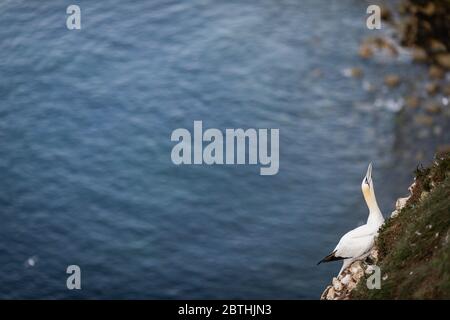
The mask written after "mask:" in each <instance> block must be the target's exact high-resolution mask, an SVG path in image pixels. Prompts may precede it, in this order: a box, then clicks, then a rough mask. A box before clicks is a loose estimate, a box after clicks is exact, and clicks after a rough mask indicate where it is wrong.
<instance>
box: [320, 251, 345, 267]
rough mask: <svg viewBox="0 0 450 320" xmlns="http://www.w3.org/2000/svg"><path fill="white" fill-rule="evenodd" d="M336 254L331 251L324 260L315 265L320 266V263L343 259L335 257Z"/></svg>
mask: <svg viewBox="0 0 450 320" xmlns="http://www.w3.org/2000/svg"><path fill="white" fill-rule="evenodd" d="M335 253H336V251H333V252H332V253H330V254H329V255H327V256H326V257H325V258H323V259H322V260H320V261H319V262H318V263H317V265H319V264H321V263H322V262H330V261H337V260H342V259H345V258H343V257H336V256H335V255H334V254H335Z"/></svg>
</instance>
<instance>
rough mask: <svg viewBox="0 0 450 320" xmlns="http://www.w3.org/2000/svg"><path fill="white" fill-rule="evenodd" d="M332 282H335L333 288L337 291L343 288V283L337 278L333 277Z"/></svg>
mask: <svg viewBox="0 0 450 320" xmlns="http://www.w3.org/2000/svg"><path fill="white" fill-rule="evenodd" d="M332 283H333V288H334V290H335V291H341V290H342V283H341V282H340V281H339V280H338V279H337V278H333V281H332Z"/></svg>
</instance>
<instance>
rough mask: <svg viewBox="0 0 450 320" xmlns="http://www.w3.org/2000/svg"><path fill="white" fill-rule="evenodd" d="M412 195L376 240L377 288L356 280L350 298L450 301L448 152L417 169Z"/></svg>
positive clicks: (449, 165) (449, 160)
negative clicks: (424, 166) (378, 267)
mask: <svg viewBox="0 0 450 320" xmlns="http://www.w3.org/2000/svg"><path fill="white" fill-rule="evenodd" d="M411 193H412V194H411V197H410V198H409V199H408V201H407V203H406V205H405V207H404V208H403V209H402V210H401V211H400V212H399V213H398V215H397V216H396V217H394V218H390V219H388V220H387V221H386V223H385V225H384V226H383V227H382V229H381V230H380V235H379V237H378V239H377V243H376V246H377V247H378V252H379V261H378V262H377V265H378V266H380V268H381V273H382V279H383V280H382V282H381V289H379V290H376V289H373V290H369V289H367V287H366V285H365V284H366V281H360V282H359V284H358V287H357V288H356V289H355V290H354V291H353V292H352V294H351V298H352V299H450V154H446V155H440V156H437V157H436V161H435V162H434V164H433V166H432V167H430V168H426V169H423V168H420V169H419V168H418V169H417V170H416V180H415V183H414V185H413V186H412V190H411Z"/></svg>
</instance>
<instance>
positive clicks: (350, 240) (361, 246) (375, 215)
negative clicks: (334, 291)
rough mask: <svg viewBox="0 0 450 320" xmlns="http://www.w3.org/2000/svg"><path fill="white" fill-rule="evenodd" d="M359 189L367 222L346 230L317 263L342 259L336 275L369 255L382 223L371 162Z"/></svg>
mask: <svg viewBox="0 0 450 320" xmlns="http://www.w3.org/2000/svg"><path fill="white" fill-rule="evenodd" d="M361 189H362V193H363V195H364V200H366V203H367V206H368V207H369V218H368V219H367V223H366V224H365V225H362V226H360V227H358V228H356V229H353V230H351V231H349V232H347V233H346V234H345V235H344V236H343V237H342V238H341V240H339V243H338V245H337V246H336V248H334V250H333V252H331V253H330V254H329V255H327V256H326V257H325V258H323V259H322V260H321V261H319V263H318V264H321V263H322V262H330V261H335V260H344V262H343V264H342V268H341V270H340V271H339V274H338V276H339V275H340V274H341V273H342V271H343V270H344V269H345V268H347V267H348V266H349V265H350V264H352V263H353V262H354V261H356V260H362V259H364V258H365V257H367V256H368V255H369V253H370V250H371V249H372V247H373V245H374V242H375V237H376V236H377V235H378V229H379V228H380V227H381V225H382V224H383V223H384V218H383V214H382V213H381V211H380V208H379V207H378V204H377V199H376V198H375V190H374V188H373V182H372V163H370V164H369V167H368V168H367V173H366V176H365V177H364V179H363V181H362V183H361Z"/></svg>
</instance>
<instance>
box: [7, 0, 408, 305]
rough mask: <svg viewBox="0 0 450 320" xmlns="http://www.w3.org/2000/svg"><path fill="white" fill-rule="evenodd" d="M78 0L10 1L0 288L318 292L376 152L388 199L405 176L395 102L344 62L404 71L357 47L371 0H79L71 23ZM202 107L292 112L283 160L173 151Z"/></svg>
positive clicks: (230, 116) (263, 120) (32, 291)
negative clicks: (229, 160) (73, 269)
mask: <svg viewBox="0 0 450 320" xmlns="http://www.w3.org/2000/svg"><path fill="white" fill-rule="evenodd" d="M72 3H73V2H72V1H45V2H43V1H19V0H15V1H3V2H2V4H0V76H1V77H0V141H1V143H0V181H1V191H0V217H1V222H0V298H317V297H318V296H319V295H320V293H321V291H322V290H323V288H324V286H325V285H326V284H327V283H328V282H329V281H330V279H331V277H332V276H333V275H334V274H335V273H336V272H337V271H338V270H339V268H340V264H339V263H336V264H328V265H321V266H316V265H315V264H316V262H317V261H318V260H319V259H321V258H322V257H323V256H324V255H326V254H327V253H328V251H329V250H331V249H332V248H333V247H334V245H335V244H336V242H337V241H338V239H339V238H340V236H341V235H342V233H344V232H346V231H347V230H348V229H351V228H353V227H355V226H357V225H358V224H361V223H363V222H364V221H365V219H366V217H367V209H366V207H365V204H364V202H363V198H362V195H361V193H360V182H361V179H362V177H363V175H364V173H365V170H366V166H367V164H368V163H369V162H370V161H373V162H374V181H375V188H376V191H377V195H378V200H379V203H380V205H381V207H382V209H383V211H384V212H385V214H387V213H389V212H390V211H391V210H392V203H393V202H392V201H393V199H394V198H396V197H398V196H400V195H402V193H403V190H405V186H406V181H405V180H402V179H400V177H402V176H404V175H405V174H404V172H398V171H399V170H397V169H395V170H394V168H398V167H399V166H400V165H399V164H398V163H396V162H395V161H396V160H395V159H396V157H395V153H394V152H393V142H394V140H395V136H394V131H395V130H394V126H395V123H394V113H393V112H391V111H389V110H387V109H386V108H382V107H374V106H373V105H372V102H373V100H374V98H375V95H376V93H371V92H367V91H365V90H363V88H362V84H361V80H356V79H351V78H346V77H345V76H343V70H344V69H345V68H348V67H352V66H364V68H365V69H364V71H365V77H364V79H365V80H366V81H372V80H373V82H374V83H376V81H382V79H381V80H376V79H378V78H377V75H378V76H379V75H380V74H383V72H384V71H385V70H389V69H393V68H394V69H397V70H400V71H402V72H410V71H409V70H410V69H411V68H410V67H409V66H408V65H407V64H406V63H403V62H401V61H400V62H398V61H397V62H395V63H390V64H386V63H385V62H383V61H376V60H375V61H371V62H369V63H365V62H363V61H361V60H360V59H359V58H358V57H357V54H356V52H357V48H358V45H359V41H360V40H361V39H362V38H363V37H365V36H367V35H368V34H369V32H370V31H369V30H367V29H366V28H365V17H366V15H365V10H366V6H367V4H365V3H364V2H362V1H356V0H345V1H332V2H331V1H317V0H314V1H313V0H301V1H300V0H286V1H270V0H264V1H252V2H246V3H244V2H242V1H212V0H211V1H210V0H205V1H179V2H178V1H165V0H158V1H133V2H132V3H126V2H124V1H118V0H108V1H101V2H100V1H97V2H95V1H76V4H78V5H80V7H81V11H82V12H81V17H82V30H79V31H69V30H67V29H66V26H65V19H66V13H65V10H66V7H67V6H68V5H69V4H72ZM194 120H202V121H203V125H204V127H205V128H211V127H214V128H219V129H221V130H224V129H225V128H279V129H280V171H279V173H278V174H277V175H275V176H260V175H259V167H257V166H180V167H177V166H175V165H173V164H172V162H171V159H170V152H171V148H172V146H173V145H174V143H172V142H171V141H170V135H171V132H172V131H173V130H174V129H176V128H180V127H185V128H188V129H190V130H192V125H193V121H194ZM405 170H409V169H405ZM400 171H401V170H400ZM30 259H31V261H32V262H34V265H30ZM27 261H28V262H27ZM31 264H33V263H31ZM71 264H76V265H79V266H80V267H81V270H82V290H81V291H76V290H75V291H69V290H67V289H66V277H67V275H66V273H65V271H66V268H67V266H68V265H71Z"/></svg>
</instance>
